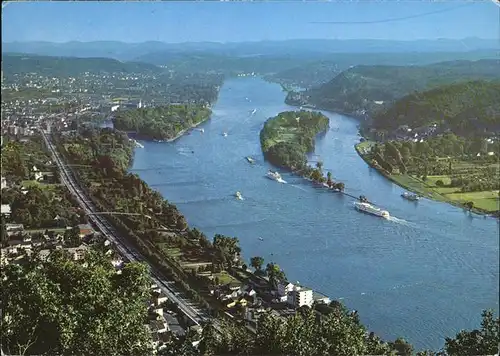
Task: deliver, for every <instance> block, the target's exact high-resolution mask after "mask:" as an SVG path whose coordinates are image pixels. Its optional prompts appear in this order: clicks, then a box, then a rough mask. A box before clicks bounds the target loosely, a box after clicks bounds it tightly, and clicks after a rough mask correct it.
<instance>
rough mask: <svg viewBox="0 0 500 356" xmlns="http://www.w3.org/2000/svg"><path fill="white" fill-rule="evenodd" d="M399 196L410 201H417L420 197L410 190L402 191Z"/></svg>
mask: <svg viewBox="0 0 500 356" xmlns="http://www.w3.org/2000/svg"><path fill="white" fill-rule="evenodd" d="M401 197H403V198H405V199H406V200H411V201H418V200H419V199H420V197H419V196H418V195H417V194H415V193H410V192H404V193H403V194H401Z"/></svg>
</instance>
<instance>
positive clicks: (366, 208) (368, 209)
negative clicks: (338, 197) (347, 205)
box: [354, 202, 390, 219]
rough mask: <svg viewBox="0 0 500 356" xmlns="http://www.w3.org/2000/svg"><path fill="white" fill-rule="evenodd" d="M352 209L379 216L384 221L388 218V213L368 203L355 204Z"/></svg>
mask: <svg viewBox="0 0 500 356" xmlns="http://www.w3.org/2000/svg"><path fill="white" fill-rule="evenodd" d="M354 207H355V208H356V210H358V211H361V212H363V213H367V214H371V215H375V216H380V217H382V218H385V219H388V218H389V217H390V215H389V212H388V211H387V210H382V209H380V208H377V207H376V206H373V205H371V204H368V203H364V202H355V203H354Z"/></svg>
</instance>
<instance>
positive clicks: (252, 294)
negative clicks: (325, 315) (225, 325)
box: [211, 276, 330, 325]
mask: <svg viewBox="0 0 500 356" xmlns="http://www.w3.org/2000/svg"><path fill="white" fill-rule="evenodd" d="M271 285H272V287H271ZM211 293H212V294H213V295H214V296H215V297H216V298H217V299H218V300H219V301H220V302H221V304H222V305H223V306H224V307H225V309H226V312H227V313H228V314H229V315H230V316H232V317H234V316H235V315H236V314H238V311H241V312H242V315H243V316H244V319H246V321H247V322H248V323H249V324H250V325H252V323H255V322H256V320H257V319H258V316H259V314H260V313H262V312H264V311H266V310H272V313H274V314H276V315H277V316H282V317H286V316H290V315H293V314H294V313H295V311H296V310H297V309H299V308H300V307H303V306H308V307H312V306H313V305H314V304H321V303H322V304H329V303H330V299H329V298H328V297H327V296H325V295H322V294H320V293H318V292H316V291H313V290H312V289H311V288H307V287H304V286H301V285H300V284H299V283H298V282H297V283H295V284H294V283H290V282H287V281H281V282H277V283H274V284H270V283H269V282H268V280H267V279H266V278H265V277H257V276H256V277H255V278H252V279H250V280H249V281H248V282H247V284H243V285H242V284H240V283H237V282H231V283H228V284H224V285H221V286H217V287H215V288H213V289H212V290H211Z"/></svg>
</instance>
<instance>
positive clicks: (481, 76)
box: [287, 59, 500, 114]
mask: <svg viewBox="0 0 500 356" xmlns="http://www.w3.org/2000/svg"><path fill="white" fill-rule="evenodd" d="M498 68H500V60H495V59H484V60H479V61H452V62H441V63H436V64H431V65H426V66H381V65H380V66H356V67H353V68H351V69H348V70H346V71H344V72H342V73H340V74H339V75H337V76H336V77H335V78H334V79H332V80H331V81H330V82H328V83H326V84H324V85H321V86H319V87H317V88H315V89H311V90H309V91H306V92H303V93H299V94H297V93H290V94H289V96H288V97H287V102H288V103H290V104H296V105H304V104H312V105H315V106H316V107H318V108H322V109H328V110H334V111H340V112H346V113H357V114H361V113H362V111H363V110H365V111H366V113H367V114H373V113H376V112H379V111H382V110H383V109H384V108H386V107H388V106H389V105H390V104H391V103H392V102H393V101H395V100H397V99H399V98H401V97H403V96H405V95H408V94H411V93H412V92H415V91H422V90H427V89H432V88H436V87H438V86H440V85H446V84H452V83H457V82H464V81H471V80H494V79H500V70H498Z"/></svg>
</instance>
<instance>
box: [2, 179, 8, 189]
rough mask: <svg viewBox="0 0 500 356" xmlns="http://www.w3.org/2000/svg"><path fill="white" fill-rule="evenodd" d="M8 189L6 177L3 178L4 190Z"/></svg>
mask: <svg viewBox="0 0 500 356" xmlns="http://www.w3.org/2000/svg"><path fill="white" fill-rule="evenodd" d="M4 188H7V179H5V177H2V189H4Z"/></svg>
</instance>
